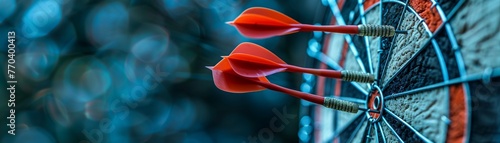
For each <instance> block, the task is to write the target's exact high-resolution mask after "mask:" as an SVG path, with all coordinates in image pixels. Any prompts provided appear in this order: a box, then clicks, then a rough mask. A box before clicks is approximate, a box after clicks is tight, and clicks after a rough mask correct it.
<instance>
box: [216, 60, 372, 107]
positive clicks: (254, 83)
mask: <svg viewBox="0 0 500 143" xmlns="http://www.w3.org/2000/svg"><path fill="white" fill-rule="evenodd" d="M207 68H209V69H210V70H212V76H213V78H214V83H215V86H217V88H219V89H221V90H223V91H226V92H231V93H247V92H256V91H261V90H264V89H265V88H267V89H270V90H274V91H279V92H283V93H286V94H288V95H292V96H294V97H297V98H300V99H304V100H307V101H310V102H313V103H316V104H321V105H323V106H325V107H328V108H333V109H336V110H341V111H346V112H351V113H357V112H358V110H366V109H364V108H359V106H358V105H357V104H356V103H352V102H349V101H344V100H340V99H336V98H331V97H323V96H317V95H313V94H309V93H305V92H300V91H296V90H292V89H288V88H285V87H282V86H279V85H276V84H273V83H270V82H269V81H268V80H267V78H265V77H255V78H249V77H243V76H240V75H238V74H236V72H234V71H233V70H232V68H231V66H230V64H229V61H228V60H227V58H223V59H222V60H221V61H220V62H219V63H217V64H216V65H215V66H214V67H207Z"/></svg>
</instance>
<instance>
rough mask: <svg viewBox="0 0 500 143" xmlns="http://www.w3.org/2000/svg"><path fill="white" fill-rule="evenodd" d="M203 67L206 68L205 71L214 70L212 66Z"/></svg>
mask: <svg viewBox="0 0 500 143" xmlns="http://www.w3.org/2000/svg"><path fill="white" fill-rule="evenodd" d="M205 67H206V68H207V69H210V70H212V69H214V67H213V66H205Z"/></svg>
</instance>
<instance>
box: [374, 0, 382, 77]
mask: <svg viewBox="0 0 500 143" xmlns="http://www.w3.org/2000/svg"><path fill="white" fill-rule="evenodd" d="M383 9H384V1H383V0H380V1H379V14H380V15H379V17H380V24H379V25H382V24H383V21H384V10H383ZM378 40H379V41H380V42H379V46H378V51H377V54H378V55H377V58H378V63H377V69H376V70H375V72H376V73H375V84H378V85H380V82H379V81H380V73H379V72H380V65H381V61H380V60H381V57H382V56H381V55H382V52H384V50H383V49H382V37H379V38H378Z"/></svg>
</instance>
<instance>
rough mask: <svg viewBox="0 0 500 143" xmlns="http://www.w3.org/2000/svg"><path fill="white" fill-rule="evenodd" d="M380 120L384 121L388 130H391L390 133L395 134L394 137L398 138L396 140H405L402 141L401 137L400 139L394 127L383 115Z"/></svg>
mask: <svg viewBox="0 0 500 143" xmlns="http://www.w3.org/2000/svg"><path fill="white" fill-rule="evenodd" d="M382 121H384V124H385V125H386V126H387V128H389V130H391V133H392V135H394V136H396V138H397V139H398V141H399V142H400V143H404V142H405V141H403V139H401V137H400V136H399V135H398V133H397V132H396V130H394V128H393V127H392V126H391V124H389V122H387V120H385V117H384V116H382Z"/></svg>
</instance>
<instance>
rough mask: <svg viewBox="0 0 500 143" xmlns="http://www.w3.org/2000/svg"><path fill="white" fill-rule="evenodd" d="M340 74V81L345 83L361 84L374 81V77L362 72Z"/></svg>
mask: <svg viewBox="0 0 500 143" xmlns="http://www.w3.org/2000/svg"><path fill="white" fill-rule="evenodd" d="M341 74H342V80H345V81H355V82H362V83H372V82H373V81H375V77H374V76H373V74H370V73H363V72H357V71H346V70H344V71H341Z"/></svg>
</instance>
